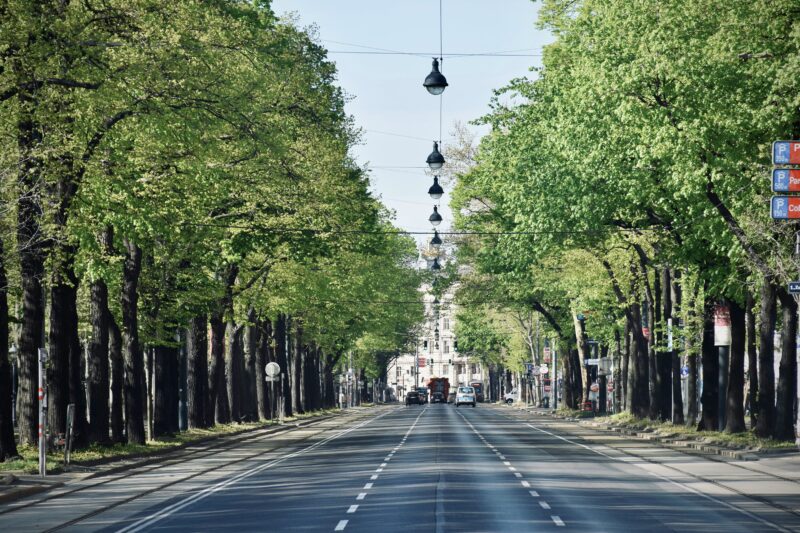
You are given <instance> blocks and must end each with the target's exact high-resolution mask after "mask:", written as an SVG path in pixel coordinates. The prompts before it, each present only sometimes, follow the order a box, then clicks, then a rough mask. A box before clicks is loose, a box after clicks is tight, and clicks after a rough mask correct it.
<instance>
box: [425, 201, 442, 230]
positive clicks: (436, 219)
mask: <svg viewBox="0 0 800 533" xmlns="http://www.w3.org/2000/svg"><path fill="white" fill-rule="evenodd" d="M428 220H429V221H430V223H431V224H433V225H434V226H438V225H439V224H441V223H442V215H440V214H439V208H437V207H436V206H433V213H431V216H429V217H428Z"/></svg>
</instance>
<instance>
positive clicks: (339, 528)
mask: <svg viewBox="0 0 800 533" xmlns="http://www.w3.org/2000/svg"><path fill="white" fill-rule="evenodd" d="M346 527H347V520H339V523H338V524H336V529H334V531H344V528H346Z"/></svg>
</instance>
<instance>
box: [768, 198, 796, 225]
mask: <svg viewBox="0 0 800 533" xmlns="http://www.w3.org/2000/svg"><path fill="white" fill-rule="evenodd" d="M770 211H771V214H772V218H774V219H776V220H788V219H796V218H800V196H773V197H772V200H771V201H770Z"/></svg>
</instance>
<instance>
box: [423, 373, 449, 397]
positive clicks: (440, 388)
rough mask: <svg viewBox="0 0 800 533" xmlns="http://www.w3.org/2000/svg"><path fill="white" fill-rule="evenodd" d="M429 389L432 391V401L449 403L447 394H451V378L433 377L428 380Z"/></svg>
mask: <svg viewBox="0 0 800 533" xmlns="http://www.w3.org/2000/svg"><path fill="white" fill-rule="evenodd" d="M428 390H429V391H430V396H429V398H430V402H431V403H437V402H438V403H447V395H448V394H450V380H449V379H447V378H431V379H430V380H428Z"/></svg>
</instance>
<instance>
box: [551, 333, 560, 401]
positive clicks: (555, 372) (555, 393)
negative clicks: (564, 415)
mask: <svg viewBox="0 0 800 533" xmlns="http://www.w3.org/2000/svg"><path fill="white" fill-rule="evenodd" d="M552 345H553V346H552V348H551V349H552V350H553V373H552V374H551V375H552V376H553V377H552V378H551V379H550V391H551V392H552V393H553V411H555V410H557V409H558V349H557V348H556V346H557V344H556V343H555V342H553V343H552Z"/></svg>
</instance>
